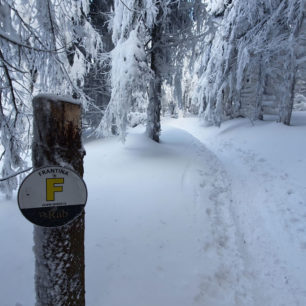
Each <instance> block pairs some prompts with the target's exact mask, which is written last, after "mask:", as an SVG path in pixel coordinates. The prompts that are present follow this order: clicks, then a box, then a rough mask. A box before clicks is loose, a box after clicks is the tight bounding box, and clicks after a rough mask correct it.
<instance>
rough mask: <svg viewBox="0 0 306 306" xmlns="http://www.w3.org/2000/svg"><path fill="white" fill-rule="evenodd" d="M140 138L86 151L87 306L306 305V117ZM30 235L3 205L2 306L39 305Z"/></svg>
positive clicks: (175, 127) (193, 122)
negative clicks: (157, 140) (289, 124)
mask: <svg viewBox="0 0 306 306" xmlns="http://www.w3.org/2000/svg"><path fill="white" fill-rule="evenodd" d="M143 131H144V129H143V128H135V129H131V131H130V134H129V136H128V138H127V142H126V144H121V143H120V142H119V141H118V140H117V139H105V140H100V141H93V142H91V143H88V144H86V146H85V148H86V151H87V156H86V158H85V181H86V183H87V186H88V191H89V199H88V204H87V207H86V231H85V232H86V240H85V252H86V254H85V255H86V256H85V258H86V301H87V303H86V304H87V305H89V306H100V305H101V306H102V305H106V306H122V305H124V306H174V305H175V306H197V305H198V306H200V305H201V306H281V305H283V306H304V305H306V261H305V258H306V185H305V181H306V173H305V169H306V156H305V150H306V143H304V142H302V141H301V139H304V138H305V133H306V113H298V114H294V120H293V126H292V127H286V126H283V125H279V124H276V123H273V122H256V124H255V126H252V125H251V124H250V123H249V121H247V120H245V119H235V120H231V121H229V122H225V123H224V124H223V125H222V127H221V128H216V127H209V128H208V127H206V128H204V127H202V126H200V124H199V122H198V120H197V119H195V118H181V119H177V120H167V121H166V122H163V131H162V138H161V143H160V144H156V143H154V142H152V141H150V140H149V139H147V138H146V136H145V135H144V134H143ZM32 230H33V226H32V225H31V224H30V223H29V222H27V221H26V220H25V219H24V218H23V217H22V215H21V214H20V212H19V210H18V208H17V204H16V199H13V200H11V201H6V200H5V199H1V214H0V240H1V243H2V247H1V248H0V259H1V260H0V271H1V273H0V284H1V286H0V297H1V298H0V305H1V306H16V305H17V306H28V305H34V304H35V302H34V299H35V293H34V255H33V252H32V246H33V240H32ZM16 288H18V290H16Z"/></svg>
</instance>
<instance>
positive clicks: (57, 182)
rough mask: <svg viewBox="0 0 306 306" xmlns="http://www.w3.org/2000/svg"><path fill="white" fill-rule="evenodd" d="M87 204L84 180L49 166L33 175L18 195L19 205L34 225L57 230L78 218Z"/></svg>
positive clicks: (73, 173) (62, 168)
mask: <svg viewBox="0 0 306 306" xmlns="http://www.w3.org/2000/svg"><path fill="white" fill-rule="evenodd" d="M86 201H87V188H86V184H85V182H84V181H83V179H82V178H81V177H80V176H79V175H78V174H77V173H76V172H74V171H73V170H71V169H68V168H65V167H60V166H49V167H43V168H40V169H37V170H35V171H33V172H32V173H31V174H29V175H28V176H27V177H26V178H25V179H24V181H23V182H22V184H21V186H20V188H19V191H18V205H19V208H20V210H21V212H22V214H23V215H24V216H25V217H26V218H27V219H28V220H29V221H31V222H32V223H34V224H36V225H39V226H44V227H55V226H61V225H65V224H67V223H69V222H70V221H72V220H73V219H75V218H76V217H77V216H79V215H80V214H81V213H82V211H83V209H84V206H85V204H86Z"/></svg>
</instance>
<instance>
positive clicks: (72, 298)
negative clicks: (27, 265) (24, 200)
mask: <svg viewBox="0 0 306 306" xmlns="http://www.w3.org/2000/svg"><path fill="white" fill-rule="evenodd" d="M33 113H34V125H33V131H34V138H33V143H32V161H33V167H34V169H37V168H39V167H42V166H65V167H68V168H71V169H72V170H74V171H76V172H77V173H78V174H79V175H80V176H83V172H84V171H83V157H84V155H85V151H84V149H83V147H82V141H81V105H80V104H78V103H74V102H73V101H70V100H68V99H67V100H65V99H61V98H60V97H58V98H57V97H52V96H42V95H41V96H37V97H35V98H34V99H33ZM84 228H85V227H84V212H83V213H82V215H81V216H79V217H77V219H75V220H74V221H73V222H71V223H69V224H68V225H65V226H61V227H57V228H45V227H39V226H34V253H35V260H36V262H35V269H36V270H35V286H36V305H37V306H42V305H44V306H46V305H48V306H49V305H50V306H51V305H52V306H54V305H56V306H60V305H78V306H82V305H85V277H84V274H85V264H84Z"/></svg>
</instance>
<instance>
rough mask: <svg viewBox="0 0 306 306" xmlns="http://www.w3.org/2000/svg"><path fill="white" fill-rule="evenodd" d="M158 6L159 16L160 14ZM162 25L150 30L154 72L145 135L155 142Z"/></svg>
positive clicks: (158, 131)
mask: <svg viewBox="0 0 306 306" xmlns="http://www.w3.org/2000/svg"><path fill="white" fill-rule="evenodd" d="M161 14H162V13H161V8H160V7H159V16H160V15H161ZM161 37H162V25H161V23H160V22H159V23H157V24H155V25H154V28H153V30H152V51H151V69H152V71H153V72H154V78H153V79H152V80H151V82H150V84H149V105H148V119H147V135H148V136H149V137H150V138H151V139H153V140H154V141H156V142H159V136H160V111H161V89H162V76H161V71H160V64H161V63H160V62H161V61H162V57H163V54H162V46H161Z"/></svg>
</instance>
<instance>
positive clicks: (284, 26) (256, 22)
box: [192, 0, 305, 125]
mask: <svg viewBox="0 0 306 306" xmlns="http://www.w3.org/2000/svg"><path fill="white" fill-rule="evenodd" d="M208 10H209V12H210V15H211V16H212V18H213V19H214V21H215V23H216V24H218V26H217V27H216V30H215V32H214V33H213V34H211V35H209V36H206V37H205V38H204V44H203V48H202V55H201V60H200V61H199V63H200V64H199V65H198V67H197V78H198V85H197V86H196V88H195V90H194V92H193V95H192V98H193V101H194V102H196V103H200V107H199V108H200V111H201V112H202V114H203V117H204V118H205V120H206V122H208V123H212V124H217V125H219V124H220V123H221V122H222V121H223V120H225V119H226V118H232V117H236V116H245V117H249V118H250V119H251V120H254V119H258V118H262V117H263V115H264V114H265V113H267V112H268V111H271V110H272V111H273V113H274V114H275V115H277V116H278V119H279V121H281V122H283V123H285V124H289V123H290V117H291V110H292V105H293V99H294V94H295V89H294V87H295V84H296V75H297V71H298V70H299V67H301V60H300V61H297V56H299V57H300V59H302V58H303V56H302V55H301V54H300V55H297V50H298V49H299V47H298V45H299V44H300V42H299V40H300V41H301V40H302V39H301V36H303V35H304V34H303V31H302V25H303V20H304V11H305V1H303V0H293V1H281V0H273V1H267V2H264V1H257V0H249V1H225V0H224V1H218V2H217V1H208ZM299 50H301V49H299ZM299 52H300V53H303V51H299ZM302 61H303V60H302Z"/></svg>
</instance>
